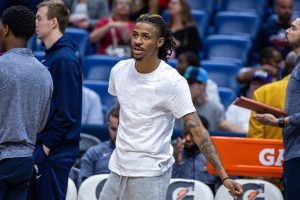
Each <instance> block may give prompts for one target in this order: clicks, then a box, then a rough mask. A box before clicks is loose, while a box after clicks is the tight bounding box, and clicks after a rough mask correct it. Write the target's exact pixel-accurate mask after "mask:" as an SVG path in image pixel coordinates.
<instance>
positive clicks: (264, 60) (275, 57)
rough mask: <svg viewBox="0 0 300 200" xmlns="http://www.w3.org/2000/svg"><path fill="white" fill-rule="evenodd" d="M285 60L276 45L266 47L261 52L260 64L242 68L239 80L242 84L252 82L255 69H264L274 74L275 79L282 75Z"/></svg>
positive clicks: (238, 76)
mask: <svg viewBox="0 0 300 200" xmlns="http://www.w3.org/2000/svg"><path fill="white" fill-rule="evenodd" d="M282 63H283V60H282V56H281V54H280V52H279V51H278V50H276V49H275V48H274V47H266V48H264V49H262V51H261V53H260V63H259V64H260V66H257V67H245V68H242V69H241V70H240V72H239V73H238V75H237V81H238V82H239V83H241V84H244V83H245V84H247V83H250V81H251V80H252V77H253V74H254V72H255V71H260V70H264V71H266V72H268V73H269V74H271V75H272V79H273V80H274V81H275V80H277V79H278V78H279V77H280V75H281V74H280V68H281V66H282Z"/></svg>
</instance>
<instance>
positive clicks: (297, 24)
mask: <svg viewBox="0 0 300 200" xmlns="http://www.w3.org/2000/svg"><path fill="white" fill-rule="evenodd" d="M292 25H294V26H296V27H297V28H300V18H299V17H298V18H297V19H295V20H294V21H293V22H292Z"/></svg>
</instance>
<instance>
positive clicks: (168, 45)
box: [136, 14, 175, 60]
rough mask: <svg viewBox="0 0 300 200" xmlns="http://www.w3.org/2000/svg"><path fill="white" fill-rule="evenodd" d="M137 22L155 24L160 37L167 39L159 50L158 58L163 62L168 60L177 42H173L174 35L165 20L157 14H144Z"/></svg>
mask: <svg viewBox="0 0 300 200" xmlns="http://www.w3.org/2000/svg"><path fill="white" fill-rule="evenodd" d="M136 22H137V23H138V22H142V23H148V24H153V25H154V26H155V27H156V28H157V30H158V32H159V37H163V38H165V42H164V44H163V45H162V46H161V47H160V48H159V50H158V55H157V56H158V58H159V59H161V60H167V56H169V55H171V54H172V49H173V48H174V45H175V42H174V40H173V36H172V33H171V31H170V29H169V27H168V25H167V24H166V23H165V21H164V20H163V18H162V17H161V16H160V15H157V14H152V15H150V14H144V15H141V16H140V17H139V18H138V19H137V21H136Z"/></svg>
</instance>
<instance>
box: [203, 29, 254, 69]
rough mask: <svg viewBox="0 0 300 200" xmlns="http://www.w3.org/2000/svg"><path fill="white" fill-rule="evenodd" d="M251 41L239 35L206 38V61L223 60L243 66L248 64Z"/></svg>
mask: <svg viewBox="0 0 300 200" xmlns="http://www.w3.org/2000/svg"><path fill="white" fill-rule="evenodd" d="M251 45H252V43H251V40H250V39H247V38H245V37H242V36H238V35H211V36H208V37H207V38H206V42H205V47H204V48H203V50H204V59H208V60H220V61H221V60H222V61H227V62H233V63H235V64H237V65H240V66H243V65H246V64H247V63H248V55H249V52H250V49H251Z"/></svg>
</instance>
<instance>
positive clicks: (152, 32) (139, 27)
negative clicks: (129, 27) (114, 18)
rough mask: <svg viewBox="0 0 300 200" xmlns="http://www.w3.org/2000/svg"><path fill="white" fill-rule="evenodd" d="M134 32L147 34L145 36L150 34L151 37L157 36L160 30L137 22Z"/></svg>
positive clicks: (148, 24)
mask: <svg viewBox="0 0 300 200" xmlns="http://www.w3.org/2000/svg"><path fill="white" fill-rule="evenodd" d="M133 31H135V32H138V33H145V34H149V35H157V34H158V30H157V28H156V26H155V25H153V24H151V23H146V22H137V23H136V24H135V26H134V30H133Z"/></svg>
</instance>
